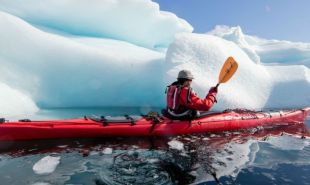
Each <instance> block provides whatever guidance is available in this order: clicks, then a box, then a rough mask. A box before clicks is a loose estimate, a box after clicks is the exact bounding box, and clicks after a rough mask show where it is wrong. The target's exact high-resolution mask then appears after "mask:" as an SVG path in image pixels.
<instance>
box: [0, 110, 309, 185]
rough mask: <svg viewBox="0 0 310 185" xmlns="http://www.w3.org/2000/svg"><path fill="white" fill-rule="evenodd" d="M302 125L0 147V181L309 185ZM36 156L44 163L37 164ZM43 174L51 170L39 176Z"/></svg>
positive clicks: (74, 113)
mask: <svg viewBox="0 0 310 185" xmlns="http://www.w3.org/2000/svg"><path fill="white" fill-rule="evenodd" d="M150 110H156V111H159V109H156V108H149V107H144V108H94V109H78V108H77V109H49V110H41V111H40V112H38V114H36V115H33V116H30V117H28V118H31V119H64V118H76V117H82V116H83V115H123V114H136V115H137V114H146V113H147V112H148V111H150ZM22 118H25V117H22ZM12 119H14V118H12ZM16 119H21V118H20V117H16ZM307 127H310V118H309V117H308V120H307V121H306V123H305V124H300V125H295V126H289V127H288V126H286V127H277V128H268V129H267V128H266V129H261V128H259V129H258V128H254V129H251V130H246V131H238V132H224V133H219V134H202V135H187V136H176V137H167V138H113V139H84V140H57V141H55V140H53V141H32V142H19V143H3V142H2V143H1V144H0V184H1V185H2V184H3V185H6V184H8V185H15V184H16V185H21V184H34V185H49V184H50V185H54V184H55V185H58V184H68V185H69V184H70V185H73V184H75V185H80V184H94V185H105V184H111V185H112V184H113V185H114V184H116V185H120V184H137V185H139V184H143V185H147V184H165V185H168V184H201V185H202V184H233V185H234V184H242V185H252V184H253V185H255V184H257V185H268V184H279V185H280V184H281V185H283V184H288V185H291V184H296V185H302V184H305V185H306V184H310V139H309V138H308V137H305V136H306V135H307ZM43 159H48V160H46V161H44V162H42V163H40V162H39V161H42V160H43ZM53 162H54V163H55V162H56V165H53V164H52V163H53ZM58 162H59V163H58ZM39 164H40V165H39ZM37 166H40V168H39V171H38V170H37ZM53 167H56V168H55V169H53ZM46 169H47V171H49V170H50V171H49V172H46V173H43V172H44V170H46ZM40 173H42V174H40Z"/></svg>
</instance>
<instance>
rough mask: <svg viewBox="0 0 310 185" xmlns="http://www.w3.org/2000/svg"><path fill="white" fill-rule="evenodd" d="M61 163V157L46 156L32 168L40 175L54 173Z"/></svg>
mask: <svg viewBox="0 0 310 185" xmlns="http://www.w3.org/2000/svg"><path fill="white" fill-rule="evenodd" d="M59 163H60V157H53V156H45V157H43V158H42V159H40V160H39V161H38V162H37V163H35V164H34V165H33V167H32V169H33V171H34V172H35V173H36V174H39V175H45V174H50V173H53V172H54V171H55V169H56V167H57V166H58V164H59Z"/></svg>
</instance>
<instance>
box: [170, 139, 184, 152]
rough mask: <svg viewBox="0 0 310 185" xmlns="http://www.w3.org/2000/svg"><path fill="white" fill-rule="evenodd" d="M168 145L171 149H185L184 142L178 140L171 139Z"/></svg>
mask: <svg viewBox="0 0 310 185" xmlns="http://www.w3.org/2000/svg"><path fill="white" fill-rule="evenodd" d="M168 145H169V147H170V148H171V149H176V150H184V144H183V143H182V142H180V141H177V140H172V141H169V142H168Z"/></svg>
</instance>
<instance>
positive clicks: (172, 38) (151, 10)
mask: <svg viewBox="0 0 310 185" xmlns="http://www.w3.org/2000/svg"><path fill="white" fill-rule="evenodd" d="M0 27H1V29H0V39H1V42H0V65H1V68H0V72H1V76H0V95H1V102H2V103H1V104H0V112H1V114H0V116H1V117H2V116H7V115H10V116H11V115H19V114H24V113H25V114H31V113H34V112H36V111H37V110H38V109H41V108H43V109H44V108H57V107H100V106H128V107H129V106H139V107H165V94H164V91H165V87H166V86H167V85H169V84H170V83H172V82H173V81H174V80H175V79H176V76H177V73H178V71H179V70H181V69H184V68H186V69H189V70H191V71H192V72H193V73H194V75H195V80H194V84H193V86H194V90H195V91H196V92H197V93H198V95H200V96H201V97H204V96H205V94H206V93H207V91H208V90H209V88H210V87H211V86H214V85H216V83H217V78H218V73H219V71H220V68H221V66H222V64H223V63H224V61H225V60H226V58H227V57H228V56H233V57H234V58H235V59H236V60H237V62H238V63H239V69H238V71H237V73H236V74H235V75H234V76H233V78H232V79H231V80H230V81H229V82H227V83H225V84H223V85H221V86H220V88H219V96H218V104H216V106H215V107H214V110H224V109H228V108H248V109H264V108H299V107H304V106H309V105H310V93H309V92H310V70H309V66H310V60H309V59H310V44H308V43H293V42H289V41H278V40H266V39H262V38H259V37H256V36H250V35H246V34H244V33H243V32H242V29H241V28H240V27H227V26H217V27H215V29H214V30H211V31H209V32H207V33H205V34H197V33H192V31H193V27H192V26H191V25H190V24H189V23H187V22H186V21H185V20H183V19H181V18H179V17H177V16H176V15H174V14H173V13H170V12H164V11H161V10H160V7H159V5H158V4H157V3H155V2H152V1H151V0H95V1H92V3H89V2H88V1H86V0H78V1H76V0H65V1H53V0H45V1H37V0H29V1H27V3H24V2H23V1H21V0H15V1H10V0H0ZM12 95H13V96H12ZM10 97H11V98H10ZM12 97H15V98H12Z"/></svg>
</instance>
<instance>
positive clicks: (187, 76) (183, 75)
mask: <svg viewBox="0 0 310 185" xmlns="http://www.w3.org/2000/svg"><path fill="white" fill-rule="evenodd" d="M181 78H183V79H188V80H192V79H194V76H193V74H192V73H191V72H190V71H189V70H182V71H180V72H179V74H178V79H181Z"/></svg>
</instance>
